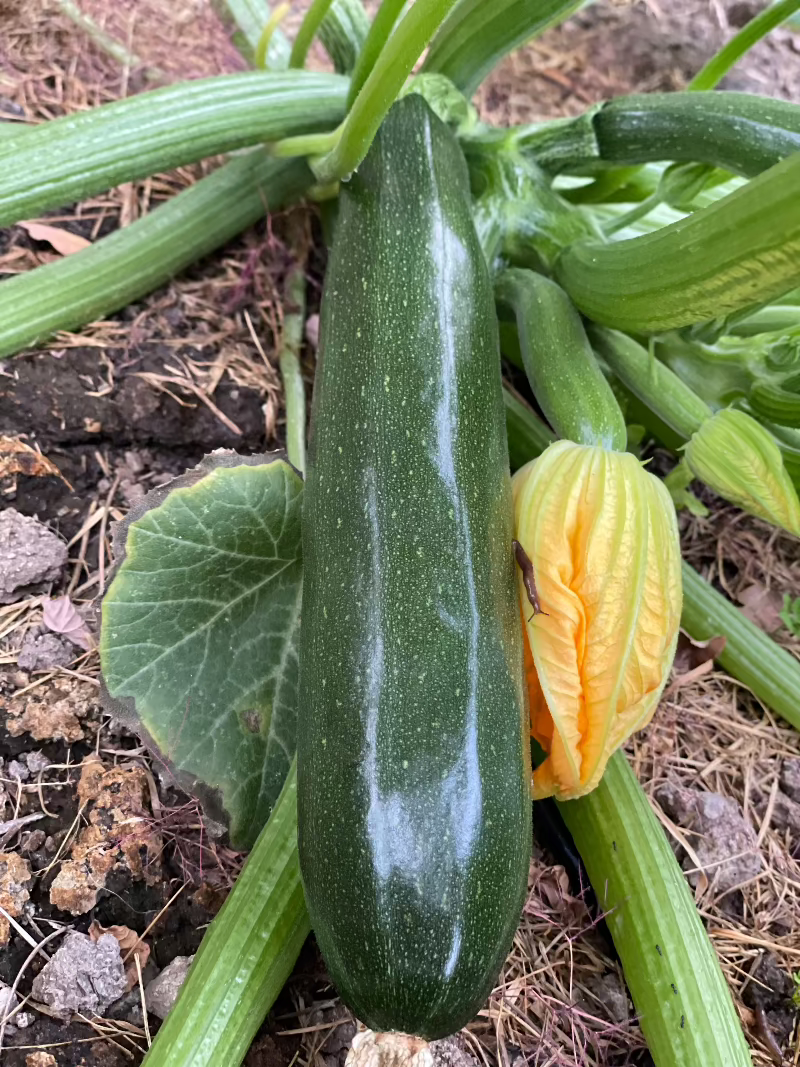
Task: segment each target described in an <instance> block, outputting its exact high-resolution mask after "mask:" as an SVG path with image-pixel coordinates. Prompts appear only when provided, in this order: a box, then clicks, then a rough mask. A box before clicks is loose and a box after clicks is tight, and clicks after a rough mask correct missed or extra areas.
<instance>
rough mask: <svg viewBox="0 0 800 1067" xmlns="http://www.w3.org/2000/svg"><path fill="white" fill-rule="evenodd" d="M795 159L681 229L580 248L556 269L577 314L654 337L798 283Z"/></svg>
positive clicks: (799, 168)
mask: <svg viewBox="0 0 800 1067" xmlns="http://www.w3.org/2000/svg"><path fill="white" fill-rule="evenodd" d="M798 183H800V153H798V154H795V155H792V156H789V157H788V158H786V159H784V160H782V161H781V162H780V163H778V164H776V165H775V166H774V167H771V168H770V169H769V170H768V171H765V172H764V173H763V174H760V175H759V176H758V177H757V178H753V180H752V181H749V182H747V184H746V185H743V186H742V187H741V188H739V189H737V190H736V191H735V192H733V193H731V194H730V195H729V196H726V197H723V199H721V200H718V201H716V203H714V204H712V205H711V206H710V207H706V208H703V209H702V210H701V211H696V212H695V213H694V214H693V215H690V216H688V217H687V218H685V219H681V220H680V222H675V223H672V224H671V225H669V226H664V227H662V228H661V229H659V230H656V231H655V232H654V233H649V234H646V235H645V236H642V237H634V238H632V239H631V240H628V241H617V242H614V243H611V244H601V243H600V242H597V241H577V242H575V243H574V244H572V245H570V246H569V247H568V248H567V249H566V250H565V251H564V252H563V253H562V255H561V257H560V258H559V260H558V261H557V263H556V266H555V276H556V279H557V281H558V282H559V283H560V284H561V285H562V286H563V287H564V288H565V289H566V290H567V292H568V293H569V295H570V296H571V297H572V299H573V301H574V302H575V304H576V305H577V307H578V309H579V310H580V311H581V312H583V314H584V315H586V316H588V317H589V318H590V319H592V320H594V321H595V322H598V323H600V324H602V325H604V326H612V327H614V328H615V329H618V330H625V331H626V332H629V333H641V334H652V333H662V332H664V331H666V330H672V329H680V328H681V327H683V326H690V325H693V324H696V323H702V322H706V321H709V320H717V319H720V318H723V317H725V316H727V315H731V314H733V313H734V312H740V311H744V310H745V309H746V308H748V307H752V306H754V305H756V304H759V303H766V302H768V301H770V300H772V299H775V298H776V297H779V296H781V295H782V294H783V293H785V292H786V291H787V290H788V289H791V288H793V287H794V286H796V285H797V284H798V282H800V197H798V196H797V189H798Z"/></svg>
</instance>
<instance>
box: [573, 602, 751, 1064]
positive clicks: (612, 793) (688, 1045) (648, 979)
mask: <svg viewBox="0 0 800 1067" xmlns="http://www.w3.org/2000/svg"><path fill="white" fill-rule="evenodd" d="M734 610H735V609H734ZM558 807H559V811H560V812H561V814H562V815H563V817H564V821H565V822H566V824H567V827H568V829H569V831H570V833H571V835H572V838H573V840H574V842H575V845H576V846H577V849H578V852H579V853H580V856H581V859H582V860H583V862H584V864H585V865H586V870H587V873H588V875H589V880H590V882H591V883H592V886H593V887H594V890H595V893H596V894H597V900H598V903H599V905H600V907H601V908H602V910H603V913H604V916H605V920H606V924H607V926H608V929H609V932H610V933H611V936H612V938H613V939H614V945H615V947H616V949H617V952H618V953H619V957H620V962H621V963H622V968H623V971H624V972H625V982H626V983H627V986H628V989H629V990H630V994H631V998H632V999H633V1003H634V1007H635V1008H636V1014H637V1016H638V1019H639V1024H640V1026H641V1028H642V1033H643V1034H644V1036H645V1039H646V1040H647V1044H648V1047H649V1049H650V1054H651V1055H652V1057H653V1061H654V1063H655V1064H656V1067H700V1065H704V1067H705V1065H708V1067H711V1064H715V1065H719V1067H722V1065H723V1064H724V1065H725V1067H750V1052H749V1050H748V1047H747V1044H746V1043H745V1040H744V1036H743V1034H742V1028H741V1025H740V1023H739V1019H738V1017H737V1014H736V1009H735V1008H734V1006H733V1002H732V1000H731V994H730V990H729V988H728V984H727V982H726V981H725V977H724V975H723V974H722V970H721V968H720V965H719V960H718V959H717V956H716V953H715V952H714V948H713V945H712V944H711V941H710V940H709V937H708V934H707V933H706V931H705V929H704V928H703V924H702V922H701V920H700V916H699V914H698V912H697V908H696V907H695V904H694V901H693V900H692V896H691V893H690V892H689V888H688V886H687V885H686V879H685V876H684V874H683V872H682V871H681V869H680V867H679V866H678V863H677V861H676V859H675V856H674V854H673V852H672V849H671V848H670V846H669V842H668V840H667V837H666V835H665V833H664V831H663V829H662V828H661V825H660V824H659V822H658V819H657V818H656V817H655V815H654V813H653V810H652V808H651V806H650V803H649V801H648V799H647V797H646V795H645V793H644V792H643V790H642V787H641V786H640V785H639V782H638V781H637V780H636V776H635V775H634V773H633V771H632V770H631V768H630V766H629V765H628V762H627V760H626V759H625V756H624V754H623V753H622V752H617V753H615V754H614V755H613V756H612V757H611V759H610V760H609V763H608V766H607V768H606V771H605V774H604V775H603V779H602V781H601V782H600V785H599V786H598V787H597V789H595V790H594V791H593V792H592V793H590V794H589V795H588V796H585V797H581V798H580V799H578V800H570V801H567V802H564V803H560V804H559V805H558Z"/></svg>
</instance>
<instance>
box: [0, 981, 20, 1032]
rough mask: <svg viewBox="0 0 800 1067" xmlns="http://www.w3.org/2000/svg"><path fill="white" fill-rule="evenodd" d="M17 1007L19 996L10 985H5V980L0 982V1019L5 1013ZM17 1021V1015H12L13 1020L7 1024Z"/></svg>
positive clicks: (10, 1024) (14, 1023) (13, 1023)
mask: <svg viewBox="0 0 800 1067" xmlns="http://www.w3.org/2000/svg"><path fill="white" fill-rule="evenodd" d="M18 1007H19V997H18V996H17V994H16V993H15V992H13V990H12V989H11V986H9V985H6V983H5V982H0V1019H4V1018H5V1017H6V1015H8V1014H9V1013H10V1012H12V1011H14V1009H15V1008H18ZM16 1023H17V1016H16V1015H15V1016H14V1020H13V1022H9V1023H8V1024H7V1025H8V1026H12V1025H13V1026H15V1025H16Z"/></svg>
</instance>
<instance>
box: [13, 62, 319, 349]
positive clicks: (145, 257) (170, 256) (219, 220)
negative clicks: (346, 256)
mask: <svg viewBox="0 0 800 1067" xmlns="http://www.w3.org/2000/svg"><path fill="white" fill-rule="evenodd" d="M261 77H264V75H261ZM312 180H313V175H312V174H311V171H310V170H309V169H308V167H307V165H306V164H305V163H304V162H303V161H302V160H275V159H272V158H270V157H269V156H268V155H267V154H266V152H264V151H257V152H251V153H249V154H248V155H246V156H239V157H238V158H236V159H233V160H231V162H230V163H227V164H226V165H225V166H224V167H220V168H219V170H216V171H214V173H213V174H211V175H209V176H208V177H207V178H203V179H202V180H201V181H199V182H197V183H196V184H195V185H193V186H191V187H190V188H189V189H187V190H186V191H185V192H183V193H179V194H178V196H176V197H173V198H172V200H168V201H167V203H165V204H163V205H162V206H161V207H158V208H156V209H155V211H152V212H151V213H150V214H149V215H146V216H145V217H144V218H142V219H139V220H138V221H137V222H134V223H133V224H132V225H130V226H127V227H126V228H125V229H124V230H116V231H115V232H114V233H112V234H109V236H108V237H103V238H102V239H101V240H99V241H96V242H95V243H94V244H93V245H91V246H90V247H89V248H85V249H83V250H82V251H81V252H76V253H75V255H72V256H66V257H64V258H63V259H59V260H57V261H55V262H53V263H48V264H47V266H44V267H37V268H36V269H35V270H31V271H27V272H26V273H24V274H18V275H16V276H15V277H13V278H9V279H8V280H7V281H4V282H0V359H2V357H4V356H10V355H13V354H14V353H16V352H19V350H20V349H21V348H25V347H26V346H29V345H32V344H36V343H39V342H41V341H43V340H45V339H46V338H47V337H49V336H50V335H51V334H53V333H55V332H56V331H57V330H72V329H76V328H77V327H80V326H85V325H86V323H87V322H92V321H93V320H94V319H98V318H101V317H102V316H104V315H108V314H110V313H111V312H113V311H117V310H118V309H119V308H122V307H125V306H126V305H127V304H130V303H131V302H132V301H134V300H139V299H141V297H143V296H146V295H147V294H148V293H150V292H152V291H153V289H157V288H158V287H159V286H160V285H163V284H164V282H166V281H168V280H169V279H170V278H171V277H173V275H175V274H177V273H178V272H179V271H181V270H183V269H184V268H185V267H188V266H189V265H190V264H191V263H194V262H195V261H196V260H198V259H201V258H202V257H203V256H205V255H208V253H209V252H213V251H214V250H215V249H217V248H219V247H220V246H221V245H223V244H225V243H226V242H227V241H229V240H231V238H233V237H235V236H236V235H237V234H239V233H241V232H242V230H246V229H247V227H248V226H252V225H253V224H254V223H255V222H257V221H258V219H260V218H263V215H264V211H265V209H267V208H269V209H270V210H275V209H278V208H280V207H282V206H284V205H285V204H287V203H289V202H291V201H292V200H297V199H299V198H300V197H301V196H302V195H303V193H304V191H305V190H306V189H307V188H308V186H309V185H310V184H311V182H312Z"/></svg>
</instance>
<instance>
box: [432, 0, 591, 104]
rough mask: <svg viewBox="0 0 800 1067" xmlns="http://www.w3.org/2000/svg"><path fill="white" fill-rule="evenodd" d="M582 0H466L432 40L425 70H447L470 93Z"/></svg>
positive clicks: (575, 7)
mask: <svg viewBox="0 0 800 1067" xmlns="http://www.w3.org/2000/svg"><path fill="white" fill-rule="evenodd" d="M582 4H583V0H492V2H491V3H487V2H486V0H462V2H461V3H460V4H459V5H458V6H457V7H456V8H455V9H454V10H453V12H452V13H451V15H450V16H449V18H448V19H447V21H446V22H444V24H443V25H442V26H441V28H440V29H439V32H438V33H437V34H436V36H435V37H434V39H433V43H432V44H431V47H430V51H429V52H428V55H427V58H426V59H425V63H424V65H423V70H426V71H435V72H437V73H439V74H446V75H447V77H448V78H449V79H450V80H451V81H452V82H454V83H455V84H456V85H457V86H458V88H459V89H461V91H462V92H463V93H464V94H465V95H466V96H472V94H473V93H474V92H475V90H476V89H477V88H478V86H479V85H480V83H481V82H482V81H483V79H484V78H485V77H486V75H487V74H488V73H489V72H490V71H491V69H492V68H493V67H494V66H496V64H497V63H499V62H500V60H501V59H502V58H503V56H505V55H507V54H508V53H509V52H511V51H513V49H515V48H517V47H518V46H519V45H521V44H524V43H525V41H528V40H530V39H531V37H536V36H538V35H539V34H540V33H543V32H544V31H545V30H547V29H549V28H550V27H551V26H556V25H557V24H558V23H559V22H562V21H563V20H564V19H565V18H568V17H569V16H570V15H571V14H572V13H573V11H577V9H578V8H579V7H581V6H582Z"/></svg>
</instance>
